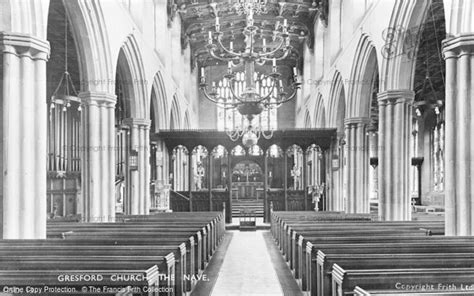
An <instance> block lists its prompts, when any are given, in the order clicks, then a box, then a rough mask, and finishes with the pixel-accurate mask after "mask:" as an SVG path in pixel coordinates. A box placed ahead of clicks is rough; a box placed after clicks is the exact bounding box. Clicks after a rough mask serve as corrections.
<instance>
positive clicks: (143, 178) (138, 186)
mask: <svg viewBox="0 0 474 296" xmlns="http://www.w3.org/2000/svg"><path fill="white" fill-rule="evenodd" d="M124 124H126V125H128V126H130V151H132V150H133V151H137V152H138V156H137V165H138V168H137V169H136V170H135V169H133V170H132V169H131V168H130V166H128V176H129V177H128V182H127V183H126V186H127V187H128V192H129V194H128V199H129V201H128V202H127V204H128V205H129V209H126V212H127V213H130V214H131V215H147V214H149V211H150V186H149V184H150V182H149V178H150V177H149V171H150V163H149V161H148V154H149V151H150V148H149V146H150V143H149V139H148V138H149V137H148V135H149V130H150V121H149V120H147V119H136V118H127V119H125V120H124Z"/></svg>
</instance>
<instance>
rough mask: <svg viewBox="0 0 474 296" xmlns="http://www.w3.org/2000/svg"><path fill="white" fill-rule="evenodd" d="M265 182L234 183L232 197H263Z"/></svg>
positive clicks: (237, 198)
mask: <svg viewBox="0 0 474 296" xmlns="http://www.w3.org/2000/svg"><path fill="white" fill-rule="evenodd" d="M262 198H263V182H234V183H232V199H236V200H239V199H262Z"/></svg>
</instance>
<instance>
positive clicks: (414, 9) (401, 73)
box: [380, 0, 431, 92]
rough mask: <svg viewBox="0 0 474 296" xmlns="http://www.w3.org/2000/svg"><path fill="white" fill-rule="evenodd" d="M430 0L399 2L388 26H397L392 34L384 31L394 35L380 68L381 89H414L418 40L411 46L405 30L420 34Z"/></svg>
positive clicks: (383, 49) (382, 90)
mask: <svg viewBox="0 0 474 296" xmlns="http://www.w3.org/2000/svg"><path fill="white" fill-rule="evenodd" d="M430 3H431V1H424V0H416V1H397V2H396V4H395V6H394V9H393V12H392V16H391V18H390V25H389V27H388V28H389V29H390V30H393V31H392V32H390V33H392V34H387V31H385V32H384V33H385V35H384V36H386V37H387V36H394V37H393V38H391V39H390V40H386V44H385V46H384V48H382V49H381V55H382V56H383V57H384V58H383V59H382V65H381V71H380V92H384V91H387V90H391V89H394V90H403V89H405V90H411V89H413V81H414V79H413V78H414V75H415V64H416V54H417V49H418V44H417V43H418V40H416V41H415V42H416V43H415V44H412V45H411V46H409V48H407V47H406V43H405V42H406V41H407V40H406V39H405V38H403V37H404V36H405V35H407V34H403V33H404V32H403V30H407V29H410V30H412V32H411V34H412V35H414V36H419V30H420V29H421V27H422V24H423V23H424V21H425V18H426V14H427V12H428V10H429V6H430ZM400 30H402V31H401V32H400ZM400 33H402V34H400ZM411 38H413V36H411ZM400 53H402V54H400Z"/></svg>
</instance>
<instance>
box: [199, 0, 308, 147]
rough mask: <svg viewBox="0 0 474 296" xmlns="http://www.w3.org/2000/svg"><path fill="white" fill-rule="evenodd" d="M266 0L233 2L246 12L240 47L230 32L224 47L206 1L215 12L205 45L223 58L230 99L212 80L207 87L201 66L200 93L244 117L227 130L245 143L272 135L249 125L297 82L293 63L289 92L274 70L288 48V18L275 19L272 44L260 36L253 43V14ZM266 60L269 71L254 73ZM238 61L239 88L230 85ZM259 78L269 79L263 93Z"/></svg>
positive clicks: (291, 95) (279, 102) (283, 100)
mask: <svg viewBox="0 0 474 296" xmlns="http://www.w3.org/2000/svg"><path fill="white" fill-rule="evenodd" d="M266 4H267V1H266V0H240V1H239V2H237V3H236V4H235V5H234V8H235V10H236V12H237V14H238V15H246V26H245V28H244V29H243V35H244V37H245V39H244V42H245V48H244V49H243V50H237V49H234V43H233V40H234V38H233V36H232V38H231V40H230V42H229V45H228V47H226V46H225V45H224V44H223V36H224V33H223V32H221V30H220V21H219V16H218V12H217V9H216V3H211V4H210V5H211V7H212V8H213V9H214V13H215V15H216V19H215V31H214V32H211V31H209V32H208V33H209V37H208V44H207V45H206V49H207V51H208V52H209V54H210V55H211V56H212V57H213V58H214V59H217V60H220V61H224V62H227V74H226V75H224V78H225V79H224V81H225V83H226V84H227V85H226V87H229V89H230V93H231V100H225V99H223V98H222V97H221V96H220V95H219V92H218V91H217V88H216V84H215V82H212V86H211V89H210V90H208V84H207V83H206V76H205V68H201V79H200V85H199V87H200V89H201V91H202V92H203V94H204V96H205V97H206V98H207V99H208V100H210V101H211V102H213V103H215V104H217V105H218V106H219V107H221V108H223V109H236V110H237V111H238V112H239V113H240V114H242V116H245V117H246V118H247V120H248V125H247V126H244V127H242V128H240V129H237V130H232V131H228V135H229V137H230V138H231V140H233V141H236V140H237V139H238V138H240V137H242V143H243V144H244V145H245V146H247V147H250V146H252V145H255V144H256V143H257V141H258V139H259V138H260V136H263V137H264V138H266V139H269V138H271V137H272V135H273V130H271V129H270V130H269V131H264V130H263V129H262V128H261V127H259V126H255V125H253V123H252V121H253V119H254V117H255V116H258V115H259V114H261V113H262V112H263V111H266V110H269V109H274V108H278V107H280V106H281V105H282V104H284V103H286V102H288V101H290V100H292V99H293V98H295V97H296V94H297V90H298V89H299V88H300V85H301V83H299V82H298V73H297V69H296V67H294V68H293V73H292V74H293V75H292V76H293V79H292V83H291V85H290V87H291V89H292V91H291V93H288V92H286V89H285V88H284V86H283V83H282V80H281V76H282V75H281V73H279V72H278V68H277V61H281V60H283V59H285V58H286V57H287V56H288V54H289V53H290V52H291V49H292V46H291V45H290V35H289V33H288V21H287V20H286V19H284V20H283V22H282V23H280V21H277V22H276V25H275V30H274V31H273V36H272V41H273V42H277V45H276V46H274V47H271V46H267V40H266V39H265V38H262V42H261V48H257V47H256V40H255V39H256V38H255V37H256V36H257V35H258V34H261V33H260V32H262V29H260V28H259V27H258V26H257V25H255V22H254V15H260V14H265V13H267V9H266ZM269 62H271V63H272V70H271V73H269V74H263V75H254V73H255V66H256V65H259V66H263V65H264V64H266V63H269ZM238 65H243V66H244V69H245V71H244V75H245V78H244V85H245V87H244V89H243V90H241V91H237V90H236V89H235V88H234V82H235V81H236V75H235V73H233V71H232V68H233V67H235V66H238ZM255 76H256V77H255ZM263 80H269V81H270V87H269V91H268V92H267V93H261V92H260V91H259V89H258V88H257V85H261V82H262V81H263Z"/></svg>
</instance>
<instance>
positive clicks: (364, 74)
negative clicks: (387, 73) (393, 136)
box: [347, 34, 378, 117]
mask: <svg viewBox="0 0 474 296" xmlns="http://www.w3.org/2000/svg"><path fill="white" fill-rule="evenodd" d="M377 72H378V62H377V52H376V50H375V47H374V45H373V44H372V41H371V40H370V37H369V36H368V35H367V34H362V36H361V38H360V39H359V42H358V44H357V48H356V52H355V56H354V63H353V67H352V70H351V78H350V80H349V81H350V82H351V83H350V84H349V86H348V102H347V109H348V110H347V114H348V117H369V116H370V105H371V99H372V86H373V79H374V77H375V76H376V75H374V73H377Z"/></svg>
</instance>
